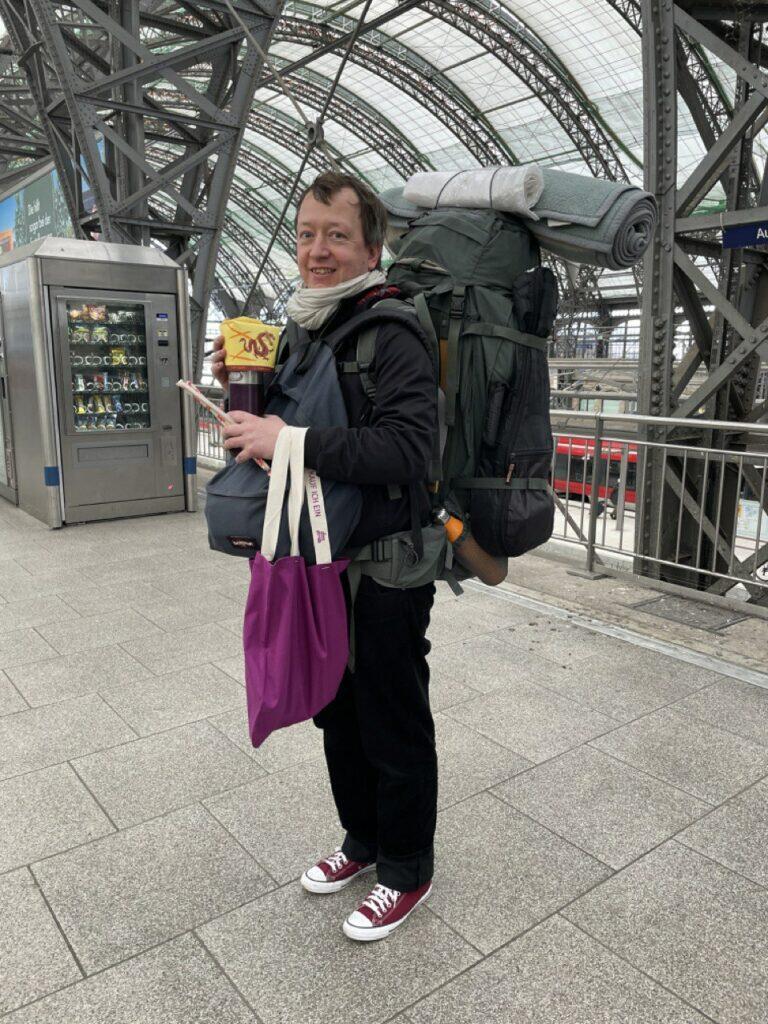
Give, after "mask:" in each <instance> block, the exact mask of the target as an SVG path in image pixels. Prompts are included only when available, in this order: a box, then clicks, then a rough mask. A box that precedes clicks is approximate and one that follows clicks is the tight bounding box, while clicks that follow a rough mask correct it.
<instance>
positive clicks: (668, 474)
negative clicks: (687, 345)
mask: <svg viewBox="0 0 768 1024" xmlns="http://www.w3.org/2000/svg"><path fill="white" fill-rule="evenodd" d="M551 416H552V420H553V424H554V428H555V429H554V436H555V452H554V456H553V463H552V487H553V490H554V494H555V502H556V506H557V510H556V524H555V533H554V535H553V536H554V537H555V538H556V539H558V540H561V541H566V542H569V543H572V544H574V545H579V546H581V547H583V549H584V551H585V560H586V569H587V571H588V572H592V571H594V569H595V567H596V565H599V564H600V562H602V561H609V562H610V565H611V568H614V569H621V568H624V569H627V570H628V571H631V572H635V573H638V572H640V574H642V575H652V576H653V577H654V578H655V577H656V574H658V575H659V576H660V577H662V578H663V577H665V576H667V577H669V576H670V570H672V571H673V573H672V575H674V570H678V571H680V572H681V573H684V574H685V575H687V576H688V577H689V578H691V577H693V576H697V577H699V578H700V579H708V580H710V581H711V582H713V583H714V581H715V580H718V579H720V580H727V581H729V582H730V583H732V584H734V585H736V584H739V583H740V584H742V585H745V586H747V587H748V588H749V589H751V588H762V589H768V571H767V567H766V565H765V563H764V562H763V564H761V560H763V559H764V558H765V555H766V553H768V513H766V512H765V509H764V506H765V504H766V500H767V499H768V451H765V450H757V449H756V448H755V445H756V444H762V442H763V439H765V442H766V443H768V424H743V423H732V422H724V421H720V420H701V419H678V418H664V417H656V416H640V415H634V414H618V413H613V414H612V413H591V412H568V411H564V410H554V409H553V410H552V411H551ZM561 424H562V425H561ZM644 426H651V427H665V426H669V427H676V428H679V427H682V428H685V429H686V430H687V431H688V432H689V433H690V431H691V430H695V431H701V432H702V433H703V432H706V431H710V430H714V431H718V432H727V433H730V434H738V435H741V436H744V435H745V434H746V433H747V432H748V433H749V434H750V435H752V437H753V439H754V440H753V450H749V449H747V450H744V451H741V450H739V451H733V450H729V449H723V448H712V447H707V446H705V445H701V446H699V445H693V444H691V443H690V442H688V443H686V442H684V441H683V442H677V441H674V440H673V441H667V442H661V441H654V440H646V439H645V438H644V437H643V436H642V435H641V433H640V432H639V431H638V429H637V428H638V427H644ZM585 427H586V429H585ZM630 431H631V432H632V433H631V436H629V435H630ZM651 450H656V451H660V452H661V453H662V455H661V473H662V479H665V480H667V482H668V483H669V484H670V486H666V487H664V488H663V489H662V492H661V497H660V502H661V507H660V508H659V509H657V510H655V511H656V512H657V514H656V515H655V516H654V519H655V522H656V524H657V526H656V530H655V535H654V536H653V537H652V538H651V544H650V550H645V551H643V552H642V554H641V553H640V552H639V545H638V540H639V538H638V536H637V530H636V525H637V523H636V515H635V512H636V509H639V508H641V507H642V506H643V501H644V486H645V473H644V470H643V466H644V461H645V459H644V456H645V453H647V452H649V451H651ZM726 472H729V473H730V474H731V477H732V479H731V481H730V483H729V486H730V487H732V488H735V493H736V494H737V495H738V505H739V507H738V515H737V521H736V523H735V524H733V527H732V528H731V524H730V523H726V522H725V521H724V516H723V506H724V501H723V496H724V490H725V481H726ZM689 475H693V476H698V478H699V479H701V480H704V481H707V482H708V487H709V493H710V494H711V495H712V496H713V497H712V501H711V508H710V511H711V513H712V514H711V515H710V516H706V515H702V514H701V513H700V511H699V509H698V506H697V503H696V501H695V499H693V498H691V497H689V496H687V495H686V492H685V489H684V487H683V481H685V480H686V479H687V477H688V476H689ZM686 516H689V517H694V519H695V521H697V526H696V527H695V529H694V533H695V535H696V542H695V544H694V545H693V546H692V547H691V546H690V545H689V546H688V547H684V546H683V543H682V538H683V522H684V518H685V517H686ZM662 524H664V526H665V533H666V535H667V537H668V536H669V533H670V530H671V531H672V534H673V536H674V538H675V543H674V545H673V547H674V550H673V551H670V545H669V542H667V544H665V545H664V551H662ZM725 527H727V530H723V529H721V528H725ZM724 533H725V534H727V535H728V536H730V537H731V543H727V542H726V540H725V537H724ZM689 536H690V533H689ZM605 556H610V557H609V558H608V559H606V558H605ZM638 566H641V568H640V569H639V570H638ZM729 589H730V588H729Z"/></svg>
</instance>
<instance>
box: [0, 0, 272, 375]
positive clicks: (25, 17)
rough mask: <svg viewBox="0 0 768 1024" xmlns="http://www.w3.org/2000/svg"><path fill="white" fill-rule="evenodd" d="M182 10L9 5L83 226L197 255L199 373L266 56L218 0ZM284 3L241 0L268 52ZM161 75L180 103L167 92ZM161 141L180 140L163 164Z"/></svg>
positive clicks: (136, 1)
mask: <svg viewBox="0 0 768 1024" xmlns="http://www.w3.org/2000/svg"><path fill="white" fill-rule="evenodd" d="M176 7H177V9H179V10H181V11H182V12H185V13H184V17H182V18H179V19H178V20H175V21H173V23H172V24H165V25H162V26H161V25H158V24H157V18H158V16H159V15H158V10H159V9H160V7H159V5H158V4H157V3H153V2H152V0H99V2H96V0H69V2H68V3H67V5H66V6H62V5H57V4H54V3H52V2H51V0H0V13H1V14H2V16H3V18H4V20H5V21H6V23H7V24H8V26H9V30H10V31H11V33H12V35H13V37H14V42H15V45H16V47H17V49H18V50H19V52H20V53H21V55H22V56H21V62H22V65H23V66H24V67H25V70H26V72H27V77H28V80H29V83H30V88H31V90H32V93H33V96H34V97H35V101H36V105H37V109H38V115H39V117H40V119H41V121H42V123H43V126H44V129H45V133H46V136H47V137H48V139H49V141H50V143H51V153H52V155H53V158H54V161H55V163H56V169H57V171H58V172H59V177H60V179H61V181H62V184H63V186H64V191H65V196H66V199H67V204H68V207H69V209H70V214H71V215H72V218H73V222H74V224H75V226H76V230H77V231H78V233H79V234H80V235H81V236H82V237H90V236H92V235H94V234H98V235H99V236H100V237H101V238H104V239H106V240H109V241H118V242H129V243H143V244H148V243H149V241H150V240H151V239H153V238H155V239H161V240H162V241H163V242H164V243H165V245H166V247H167V251H168V252H169V253H170V254H171V255H173V256H175V257H176V258H182V259H185V260H186V262H188V263H189V264H190V270H191V277H192V282H193V292H192V315H193V326H194V328H195V333H196V345H195V353H194V356H195V358H194V368H195V372H196V373H197V372H199V367H200V363H201V359H202V345H203V339H204V329H205V323H204V319H205V317H204V312H205V309H206V307H207V301H208V295H209V292H210V288H211V285H212V282H213V272H214V267H215V259H216V251H217V247H218V241H219V236H220V232H221V227H222V224H223V217H224V210H225V207H226V202H227V195H228V192H229V185H230V182H231V178H232V173H233V171H234V167H235V163H236V159H237V152H238V149H239V145H240V140H241V137H242V132H243V126H244V124H245V116H246V114H247V112H248V110H249V109H250V107H251V103H252V100H253V95H254V92H255V89H256V84H257V82H258V79H259V77H260V74H261V64H262V62H261V59H260V57H259V55H258V53H257V52H255V50H254V49H253V48H252V47H251V46H250V44H245V43H244V42H243V40H244V32H243V29H242V28H241V27H240V25H239V24H238V23H236V22H234V20H233V19H232V18H231V16H230V15H229V13H228V12H227V10H226V8H225V6H224V5H223V4H222V3H220V2H218V0H201V2H199V3H196V4H195V5H190V4H188V3H186V2H184V0H180V2H179V3H178V4H177V5H176ZM279 7H280V4H279V0H237V2H236V8H237V10H238V13H239V16H240V18H242V19H243V21H244V22H245V24H246V25H247V26H248V27H249V29H250V30H251V32H252V33H253V34H254V36H255V37H256V38H257V39H258V40H259V41H260V45H261V46H262V47H263V48H264V49H266V48H267V47H268V45H269V40H270V37H271V33H272V30H273V28H274V23H275V18H276V16H277V15H278V13H279ZM30 49H32V51H33V52H35V53H36V58H35V59H34V60H32V59H30ZM158 83H160V85H161V88H163V87H164V88H165V89H167V90H168V91H169V92H170V93H171V95H172V96H173V97H174V101H172V102H169V103H165V102H163V101H159V100H158V99H157V95H156V93H157V86H158ZM54 90H57V91H58V94H56V92H54ZM153 92H154V93H155V94H154V95H153ZM179 100H182V103H181V104H180V103H179ZM185 105H188V107H189V109H184V106H185ZM158 137H159V138H163V139H164V140H165V141H166V143H167V144H168V145H169V147H170V149H171V158H170V160H169V162H167V163H166V164H164V165H162V166H154V165H153V164H152V163H150V161H149V160H148V159H147V153H146V141H147V140H148V139H151V138H158ZM100 139H101V140H103V141H102V142H100V141H99V140H100ZM84 183H85V185H86V186H87V187H85V188H84V187H83V184H84ZM157 195H163V196H166V197H168V198H169V199H170V200H171V203H172V206H171V208H170V209H169V213H168V215H167V216H159V217H158V216H156V215H155V214H153V210H154V211H155V212H157V211H159V210H160V209H161V207H160V206H158V204H156V203H155V204H153V203H152V202H151V200H152V198H153V197H155V196H157ZM86 196H89V198H90V199H91V202H88V201H87V198H86ZM162 208H163V209H166V208H167V206H166V204H163V206H162ZM191 239H196V240H197V244H196V246H195V247H194V249H192V248H191V246H190V240H191Z"/></svg>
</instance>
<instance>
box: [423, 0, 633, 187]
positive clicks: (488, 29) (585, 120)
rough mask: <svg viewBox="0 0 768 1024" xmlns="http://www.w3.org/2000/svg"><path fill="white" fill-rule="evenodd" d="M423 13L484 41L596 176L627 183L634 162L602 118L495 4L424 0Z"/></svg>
mask: <svg viewBox="0 0 768 1024" xmlns="http://www.w3.org/2000/svg"><path fill="white" fill-rule="evenodd" d="M419 7H420V8H421V10H424V11H426V12H428V13H430V14H432V15H434V17H436V18H440V19H441V20H442V21H444V22H446V23H447V24H449V25H453V26H454V27H455V28H456V29H458V30H459V31H460V32H463V33H464V35H466V36H467V37H468V38H470V39H474V40H475V42H477V43H480V45H481V46H483V47H484V48H485V49H486V50H487V51H488V53H492V54H493V55H494V56H495V57H497V58H498V59H499V60H500V61H501V62H502V64H504V65H505V66H506V67H508V68H509V69H510V71H511V72H512V73H513V74H514V75H516V76H517V77H518V78H519V79H520V80H521V81H523V82H525V84H526V85H527V86H528V88H529V89H530V90H531V92H532V93H533V95H534V96H536V98H537V99H539V100H540V101H541V102H542V103H543V104H544V106H545V107H546V108H547V109H548V110H549V112H550V114H552V116H553V117H554V118H555V120H556V121H557V122H558V123H559V124H560V126H561V127H562V129H563V131H564V132H565V133H566V134H567V135H568V137H569V138H570V139H571V141H572V142H573V145H574V147H575V149H576V151H577V152H578V153H579V154H580V155H581V157H582V159H583V160H584V162H585V163H586V164H587V166H588V167H589V169H590V171H591V172H592V173H593V174H596V175H598V176H600V177H605V178H610V179H611V180H614V181H626V180H627V174H626V171H625V169H624V160H632V161H634V160H635V158H634V157H633V156H632V154H631V153H630V152H629V151H628V150H627V149H626V148H625V147H624V146H623V145H622V144H621V143H620V142H619V140H618V139H617V138H616V137H615V136H614V135H613V133H612V132H611V130H610V129H609V128H608V126H607V125H605V124H604V123H603V121H602V120H601V119H600V118H599V117H598V115H597V114H596V112H595V110H594V105H593V104H591V103H590V102H589V99H588V98H587V97H586V96H585V95H584V93H583V92H582V91H581V89H580V88H579V87H578V85H577V83H576V82H575V81H574V79H573V78H571V76H570V75H568V73H567V72H566V71H565V69H564V68H563V66H562V64H560V62H559V61H557V60H556V59H555V58H554V56H553V55H552V54H551V53H550V52H549V51H548V50H547V49H546V48H544V47H543V46H542V44H541V43H540V42H539V41H538V40H537V39H536V38H535V37H534V36H533V35H532V34H531V33H529V32H527V31H526V30H525V28H524V26H523V25H522V23H521V22H518V21H517V19H515V18H512V17H511V15H509V14H508V12H506V11H505V9H504V8H503V7H502V6H501V5H499V4H495V3H493V0H422V3H420V4H419Z"/></svg>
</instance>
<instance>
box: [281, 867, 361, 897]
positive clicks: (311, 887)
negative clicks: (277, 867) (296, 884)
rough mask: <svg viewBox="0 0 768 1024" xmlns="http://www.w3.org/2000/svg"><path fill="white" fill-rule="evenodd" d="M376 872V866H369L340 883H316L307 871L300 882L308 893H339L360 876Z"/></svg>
mask: <svg viewBox="0 0 768 1024" xmlns="http://www.w3.org/2000/svg"><path fill="white" fill-rule="evenodd" d="M375 870H376V865H375V864H369V865H368V867H367V868H362V869H361V870H360V871H357V872H355V874H354V875H350V876H349V878H343V879H342V880H341V881H340V882H316V881H315V880H314V878H310V877H309V875H308V874H307V873H306V871H305V872H304V874H303V875H302V876H301V879H300V881H301V884H302V886H303V887H304V888H305V889H306V890H307V892H338V891H339V889H344V888H345V887H346V886H348V885H349V883H350V882H354V880H355V879H356V878H359V877H360V875H367V874H368V872H369V871H375Z"/></svg>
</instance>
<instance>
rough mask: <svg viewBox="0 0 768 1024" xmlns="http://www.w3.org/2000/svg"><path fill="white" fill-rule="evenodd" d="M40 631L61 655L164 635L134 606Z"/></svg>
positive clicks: (56, 624)
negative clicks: (132, 608) (135, 609)
mask: <svg viewBox="0 0 768 1024" xmlns="http://www.w3.org/2000/svg"><path fill="white" fill-rule="evenodd" d="M37 632H38V633H39V634H40V635H41V636H42V637H43V639H45V640H47V641H48V643H49V644H50V645H51V646H52V647H53V648H55V650H56V651H57V653H59V654H78V653H80V652H81V651H82V652H85V651H93V650H97V649H98V648H101V647H111V646H112V645H113V644H119V643H122V642H123V641H125V640H132V641H134V642H136V638H137V637H147V638H151V636H152V634H155V635H156V636H157V635H159V636H162V633H161V630H160V628H159V627H158V626H156V625H155V624H154V623H153V622H149V620H148V619H145V618H144V617H143V616H142V615H139V613H138V612H135V611H132V610H131V609H123V610H122V611H117V612H109V613H108V614H106V615H91V616H89V617H88V618H80V619H77V620H73V621H71V622H61V623H55V624H53V625H50V624H49V625H47V626H38V627H37Z"/></svg>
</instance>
